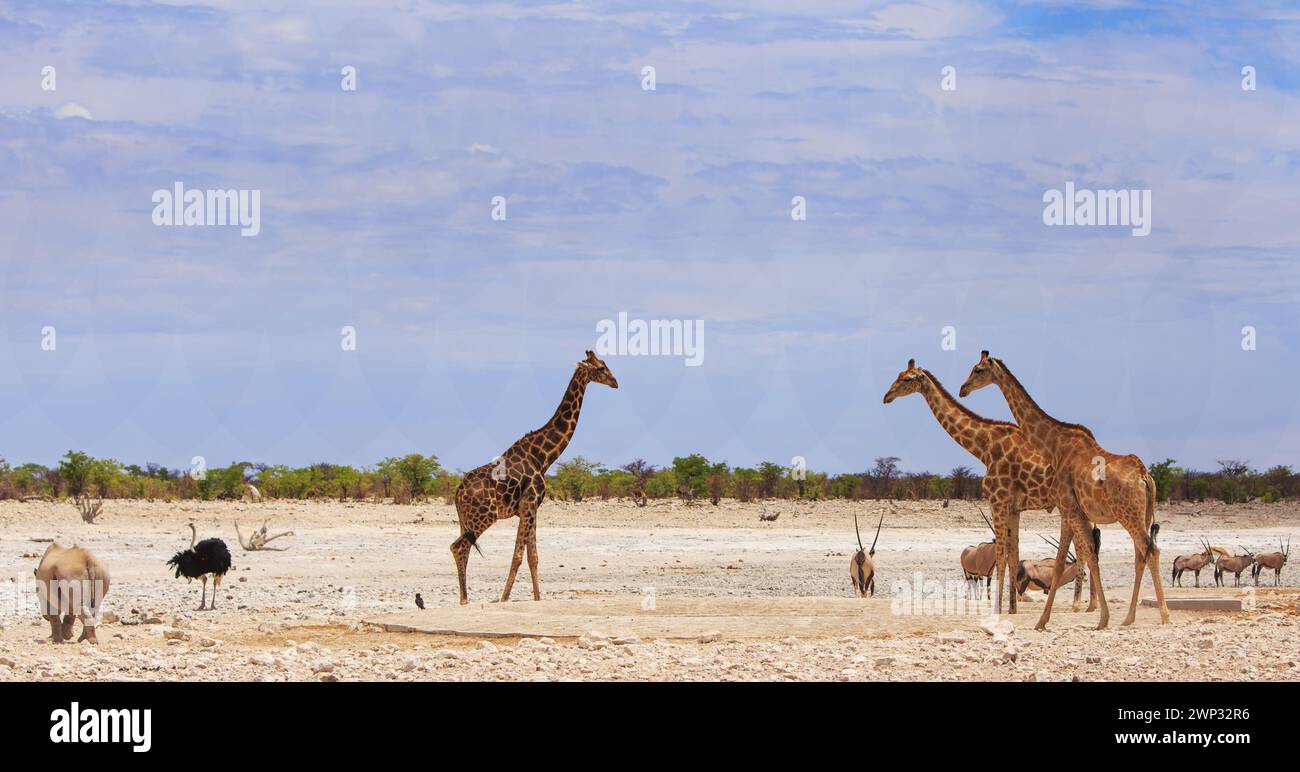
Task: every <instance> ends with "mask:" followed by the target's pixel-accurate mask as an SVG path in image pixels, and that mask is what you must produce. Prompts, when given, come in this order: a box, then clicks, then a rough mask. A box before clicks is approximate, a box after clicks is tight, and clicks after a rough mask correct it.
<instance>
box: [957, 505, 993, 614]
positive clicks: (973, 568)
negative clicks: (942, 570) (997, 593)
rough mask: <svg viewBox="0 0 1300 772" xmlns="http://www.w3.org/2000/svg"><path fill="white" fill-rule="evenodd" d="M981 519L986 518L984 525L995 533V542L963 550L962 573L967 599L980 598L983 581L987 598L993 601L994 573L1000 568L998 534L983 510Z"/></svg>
mask: <svg viewBox="0 0 1300 772" xmlns="http://www.w3.org/2000/svg"><path fill="white" fill-rule="evenodd" d="M980 517H983V518H984V523H985V524H986V525H987V526H988V527H989V530H990V531H993V541H986V542H980V543H979V544H977V545H975V546H968V547H966V549H964V550H962V551H961V571H962V574H963V575H964V576H965V578H966V583H967V588H966V589H967V593H966V595H967V597H972V598H979V596H980V580H981V579H983V580H984V593H985V596H986V597H987V598H988V599H989V600H992V599H993V571H994V570H995V569H996V568H997V567H998V532H997V531H996V530H994V529H993V524H992V523H990V522H989V518H988V516H987V515H985V514H984V510H982V509H981V510H980Z"/></svg>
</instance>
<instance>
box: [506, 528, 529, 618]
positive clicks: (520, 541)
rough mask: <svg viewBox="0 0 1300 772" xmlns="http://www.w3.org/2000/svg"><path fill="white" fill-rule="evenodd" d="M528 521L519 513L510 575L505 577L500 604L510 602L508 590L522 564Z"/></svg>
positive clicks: (511, 586)
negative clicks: (504, 586)
mask: <svg viewBox="0 0 1300 772" xmlns="http://www.w3.org/2000/svg"><path fill="white" fill-rule="evenodd" d="M527 530H528V521H527V520H526V519H525V518H524V514H523V513H522V512H521V513H519V530H518V531H517V532H516V533H515V554H514V556H513V557H511V558H510V573H509V574H507V575H506V588H505V589H504V590H502V591H501V602H502V603H505V602H506V601H508V600H510V590H511V589H512V588H513V587H514V586H515V574H517V573H519V564H520V563H522V562H524V543H525V539H526V538H527V533H526V532H527Z"/></svg>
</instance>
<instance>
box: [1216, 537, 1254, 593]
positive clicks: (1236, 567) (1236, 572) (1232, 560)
mask: <svg viewBox="0 0 1300 772" xmlns="http://www.w3.org/2000/svg"><path fill="white" fill-rule="evenodd" d="M1237 546H1239V547H1240V546H1241V545H1237ZM1241 549H1242V551H1243V552H1245V553H1246V554H1245V555H1229V556H1227V557H1220V558H1219V559H1218V560H1216V561H1214V585H1215V586H1216V587H1222V586H1223V574H1224V573H1225V572H1228V571H1231V572H1232V576H1233V586H1234V587H1240V586H1241V572H1242V571H1245V570H1246V569H1247V568H1250V567H1251V566H1253V565H1255V553H1253V552H1251V551H1250V550H1248V549H1246V548H1245V547H1241ZM1251 573H1252V574H1253V573H1254V572H1253V571H1252V572H1251Z"/></svg>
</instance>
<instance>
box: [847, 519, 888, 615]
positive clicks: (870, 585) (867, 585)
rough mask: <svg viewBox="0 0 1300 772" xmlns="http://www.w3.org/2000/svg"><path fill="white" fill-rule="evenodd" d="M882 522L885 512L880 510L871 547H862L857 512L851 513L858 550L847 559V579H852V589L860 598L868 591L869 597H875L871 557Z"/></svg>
mask: <svg viewBox="0 0 1300 772" xmlns="http://www.w3.org/2000/svg"><path fill="white" fill-rule="evenodd" d="M884 524H885V513H884V512H881V513H880V522H879V523H876V538H874V539H872V540H871V549H870V550H867V549H864V548H863V546H862V532H861V531H859V530H858V513H857V512H854V513H853V532H854V533H855V534H857V536H858V551H857V552H855V553H853V559H852V560H850V561H849V579H851V580H853V589H854V590H855V591H857V593H858V596H859V597H862V598H865V597H867V593H868V592H870V593H871V597H873V598H874V597H876V564H875V563H874V562H873V561H872V558H874V557H875V556H876V542H877V541H879V540H880V526H882V525H884Z"/></svg>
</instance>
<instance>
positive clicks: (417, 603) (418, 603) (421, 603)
mask: <svg viewBox="0 0 1300 772" xmlns="http://www.w3.org/2000/svg"><path fill="white" fill-rule="evenodd" d="M415 607H416V608H418V609H419V610H421V611H424V598H421V597H420V593H418V592H417V593H416V594H415Z"/></svg>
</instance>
